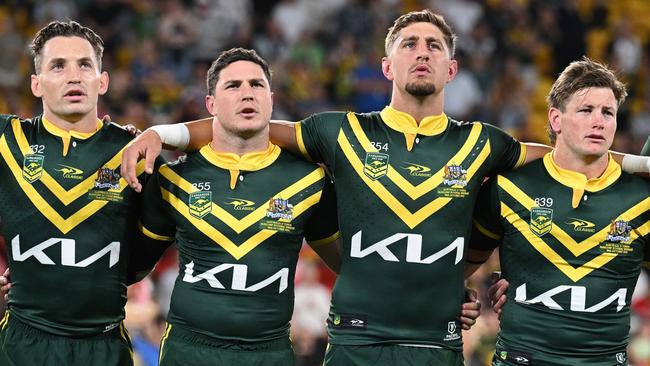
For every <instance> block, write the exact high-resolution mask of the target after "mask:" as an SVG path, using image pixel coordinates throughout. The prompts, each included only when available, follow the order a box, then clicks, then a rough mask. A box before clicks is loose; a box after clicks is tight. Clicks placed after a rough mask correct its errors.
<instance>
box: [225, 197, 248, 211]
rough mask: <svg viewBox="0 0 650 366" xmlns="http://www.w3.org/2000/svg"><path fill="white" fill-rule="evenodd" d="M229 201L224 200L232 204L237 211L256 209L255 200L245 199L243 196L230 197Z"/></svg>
mask: <svg viewBox="0 0 650 366" xmlns="http://www.w3.org/2000/svg"><path fill="white" fill-rule="evenodd" d="M228 199H229V201H227V202H224V204H226V205H230V206H232V208H233V209H234V210H236V211H253V210H255V202H253V201H249V200H245V199H242V198H228Z"/></svg>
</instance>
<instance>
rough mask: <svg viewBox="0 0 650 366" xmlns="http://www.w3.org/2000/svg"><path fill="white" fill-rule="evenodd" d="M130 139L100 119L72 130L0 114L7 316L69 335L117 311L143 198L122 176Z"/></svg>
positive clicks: (96, 326) (116, 317)
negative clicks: (91, 127) (84, 129)
mask: <svg viewBox="0 0 650 366" xmlns="http://www.w3.org/2000/svg"><path fill="white" fill-rule="evenodd" d="M131 138H132V136H131V135H130V134H129V133H128V132H126V131H125V130H124V129H122V128H121V127H119V126H117V125H114V124H112V123H107V124H103V123H102V122H101V121H99V120H98V121H97V130H96V131H95V132H93V133H78V132H74V131H72V132H67V131H64V130H62V129H60V128H58V127H56V126H55V125H54V124H52V123H51V122H49V121H47V120H46V119H43V118H41V117H36V118H33V119H31V120H29V119H28V120H21V119H19V118H18V117H16V116H10V115H1V116H0V154H2V161H1V162H0V176H1V177H2V186H1V188H0V218H1V222H0V225H1V226H0V230H1V232H2V235H4V237H5V239H6V243H7V248H8V256H9V266H10V268H11V280H12V284H13V285H12V288H11V293H10V296H9V297H10V299H9V310H10V312H11V314H12V316H14V317H16V318H18V319H20V320H21V321H23V322H25V323H28V324H29V325H31V326H33V327H35V328H38V329H40V330H43V331H45V332H48V333H52V334H56V335H62V336H74V337H76V336H85V335H91V334H98V333H101V332H103V331H106V330H110V329H112V328H114V327H116V326H118V324H119V322H120V321H121V320H122V319H123V318H124V309H123V307H124V303H125V301H126V274H127V273H126V269H127V265H128V258H129V250H130V246H132V245H133V244H135V243H136V240H137V237H138V235H139V231H138V228H137V222H138V220H137V217H138V214H139V203H140V202H139V201H140V199H139V198H138V195H137V194H136V193H135V192H134V191H132V190H131V189H130V188H128V185H127V184H126V181H125V180H124V179H122V178H121V177H120V175H119V165H120V163H121V156H122V149H123V148H124V146H125V145H126V144H127V143H128V142H129V141H130V140H131ZM142 170H143V169H142V165H139V166H138V174H140V173H141V172H142Z"/></svg>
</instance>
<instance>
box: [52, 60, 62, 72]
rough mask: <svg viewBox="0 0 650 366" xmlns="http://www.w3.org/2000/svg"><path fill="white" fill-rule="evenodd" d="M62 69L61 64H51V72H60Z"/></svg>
mask: <svg viewBox="0 0 650 366" xmlns="http://www.w3.org/2000/svg"><path fill="white" fill-rule="evenodd" d="M61 69H63V63H62V62H56V63H54V64H52V70H61Z"/></svg>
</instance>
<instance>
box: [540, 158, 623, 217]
mask: <svg viewBox="0 0 650 366" xmlns="http://www.w3.org/2000/svg"><path fill="white" fill-rule="evenodd" d="M544 167H546V170H547V171H548V173H549V174H550V175H551V177H553V179H555V180H556V181H558V182H560V183H561V184H563V185H565V186H567V187H569V188H572V189H573V199H572V206H573V208H576V207H578V204H580V199H582V196H583V195H584V192H585V191H588V192H598V191H601V190H603V189H605V188H607V187H609V186H610V185H612V184H613V183H614V182H616V180H617V179H618V178H619V177H620V176H621V166H620V165H618V163H617V162H616V161H614V159H612V156H611V155H608V162H607V168H606V169H605V172H603V174H602V175H601V176H600V177H597V178H591V179H587V177H586V176H585V175H584V174H582V173H578V172H575V171H572V170H567V169H564V168H561V167H559V166H558V165H557V164H555V161H554V160H553V153H552V152H550V153H548V154H546V155H544Z"/></svg>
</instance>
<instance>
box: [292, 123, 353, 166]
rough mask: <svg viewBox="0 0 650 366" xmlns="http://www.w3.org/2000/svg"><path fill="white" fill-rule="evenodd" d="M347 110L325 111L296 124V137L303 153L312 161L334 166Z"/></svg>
mask: <svg viewBox="0 0 650 366" xmlns="http://www.w3.org/2000/svg"><path fill="white" fill-rule="evenodd" d="M345 119H346V113H345V112H324V113H317V114H313V115H311V116H309V117H308V118H306V119H304V120H302V121H300V122H298V123H297V124H296V126H295V127H296V139H297V141H298V147H299V148H300V151H301V152H302V154H303V155H304V156H305V157H306V158H307V159H309V160H310V161H313V162H316V163H325V164H326V165H328V166H332V163H333V162H334V156H335V151H336V146H337V142H336V140H337V138H338V135H339V132H340V130H341V125H342V124H343V121H345Z"/></svg>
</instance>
